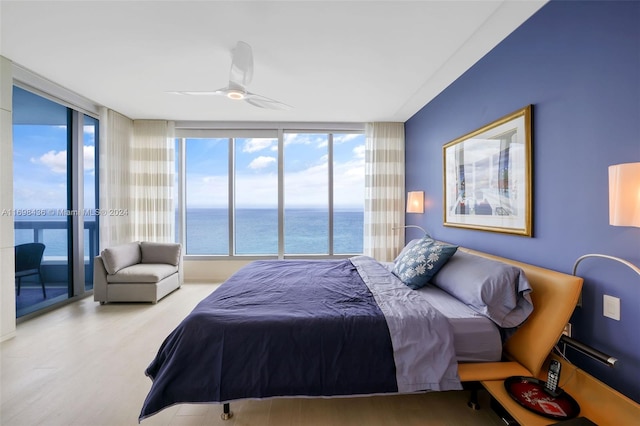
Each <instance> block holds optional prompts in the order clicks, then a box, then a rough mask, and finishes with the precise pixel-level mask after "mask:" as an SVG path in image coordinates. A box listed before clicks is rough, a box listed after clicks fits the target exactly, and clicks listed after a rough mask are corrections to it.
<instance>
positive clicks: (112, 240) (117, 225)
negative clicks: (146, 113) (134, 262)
mask: <svg viewBox="0 0 640 426" xmlns="http://www.w3.org/2000/svg"><path fill="white" fill-rule="evenodd" d="M132 142H133V120H131V119H129V118H127V117H125V116H124V115H121V114H118V113H117V112H115V111H112V110H110V109H107V108H102V110H101V113H100V139H99V151H100V158H99V162H100V166H99V167H100V174H99V187H100V200H99V203H100V210H101V211H103V212H106V213H107V214H102V215H100V216H99V217H98V220H99V221H100V248H101V249H104V248H107V247H111V246H114V245H116V244H121V243H125V242H129V241H133V240H132V233H133V232H132V228H131V222H130V218H129V214H130V211H131V203H130V196H129V194H130V189H131V182H130V177H129V161H130V160H129V157H130V153H129V147H130V146H131V143H132ZM109 212H111V214H109Z"/></svg>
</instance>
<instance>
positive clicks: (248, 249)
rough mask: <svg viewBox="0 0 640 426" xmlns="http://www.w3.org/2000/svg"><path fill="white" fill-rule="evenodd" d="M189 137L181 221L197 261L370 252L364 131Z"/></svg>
mask: <svg viewBox="0 0 640 426" xmlns="http://www.w3.org/2000/svg"><path fill="white" fill-rule="evenodd" d="M177 133H178V134H180V131H179V130H178V131H177ZM184 133H185V135H187V136H191V137H183V138H179V139H178V140H177V142H176V144H177V149H176V151H177V152H179V153H182V156H181V157H183V158H180V156H179V161H178V164H179V165H181V167H183V170H181V169H180V166H178V169H177V175H179V176H182V179H183V185H181V186H180V185H178V187H179V188H183V190H182V191H181V199H183V200H184V202H183V203H182V204H180V203H179V204H178V205H177V206H176V209H177V214H176V217H177V218H178V224H179V226H178V229H184V240H183V242H184V243H185V245H186V254H187V255H222V256H274V257H275V256H279V257H286V256H304V255H309V256H331V255H349V254H357V253H362V251H363V222H364V155H363V154H364V135H363V134H362V132H361V131H341V132H333V131H312V132H308V131H300V130H296V131H285V130H280V131H274V130H266V131H262V132H261V131H256V130H253V131H245V132H243V131H239V130H235V131H229V132H228V133H229V135H228V136H227V137H220V136H223V135H224V133H225V131H222V130H216V131H214V132H210V133H208V132H206V131H200V132H195V133H196V134H197V135H198V137H193V136H192V135H193V134H194V132H184ZM208 134H211V135H216V137H210V138H207V137H205V136H207V135H208ZM249 134H250V135H249ZM181 217H183V218H184V222H183V223H180V218H181ZM181 238H183V237H180V236H178V240H179V241H180V240H181Z"/></svg>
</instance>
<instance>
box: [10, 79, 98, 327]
mask: <svg viewBox="0 0 640 426" xmlns="http://www.w3.org/2000/svg"><path fill="white" fill-rule="evenodd" d="M97 128H98V120H96V119H95V118H92V117H89V116H85V115H83V114H80V113H78V112H77V111H74V110H73V109H72V108H69V107H67V106H65V105H62V104H60V103H57V102H54V101H52V100H50V99H47V98H45V97H43V96H40V95H38V94H36V93H33V92H31V91H28V90H25V89H23V88H20V87H17V86H16V87H14V90H13V182H14V197H13V198H14V202H13V205H14V210H13V211H12V212H11V214H12V215H13V216H14V228H15V245H16V283H15V284H16V316H17V317H22V316H24V315H27V314H31V313H33V312H35V311H38V310H40V309H44V308H47V307H49V306H51V305H54V304H57V303H60V302H64V301H65V300H67V299H68V298H70V297H73V296H81V295H82V294H83V293H84V292H85V290H90V289H91V287H92V284H91V283H92V277H91V275H92V272H93V271H92V269H91V265H92V263H93V262H92V261H91V259H92V258H93V256H95V255H96V251H97V243H95V242H96V241H97V238H96V237H97V235H96V232H97V226H96V225H97V224H96V222H95V216H94V215H93V214H92V212H93V211H95V207H96V203H95V200H96V191H95V187H96V182H97V180H96V177H95V147H96V137H95V135H97ZM77 170H84V173H82V172H76V171H77ZM85 207H86V208H85ZM85 225H86V226H85ZM39 245H44V252H43V253H42V255H40V254H39V252H38V251H37V250H38V246H39ZM78 248H82V252H84V256H82V255H79V256H74V252H75V251H74V249H78ZM85 266H86V268H85ZM78 277H85V279H82V278H80V279H78ZM74 281H79V283H78V285H77V286H74ZM80 281H82V282H80Z"/></svg>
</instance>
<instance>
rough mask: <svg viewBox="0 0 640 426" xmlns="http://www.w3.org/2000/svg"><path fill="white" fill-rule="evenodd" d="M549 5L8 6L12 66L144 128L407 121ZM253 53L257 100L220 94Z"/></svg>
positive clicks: (525, 1)
mask: <svg viewBox="0 0 640 426" xmlns="http://www.w3.org/2000/svg"><path fill="white" fill-rule="evenodd" d="M545 2H546V0H534V1H529V0H505V1H484V0H476V1H451V0H449V1H415V0H414V1H406V2H404V1H280V2H276V1H265V0H263V1H149V0H147V1H24V0H23V1H5V0H2V1H1V2H0V25H1V27H0V28H1V33H0V45H1V54H2V56H4V57H6V58H8V59H10V60H12V61H13V62H14V63H16V64H19V65H20V66H21V67H23V68H26V69H28V70H30V71H32V72H35V73H37V74H40V75H41V76H43V77H45V78H47V79H49V80H51V81H53V82H55V83H57V84H59V85H62V86H64V87H66V88H67V89H70V90H72V91H74V92H76V93H78V94H81V95H83V96H84V97H86V98H88V99H90V100H91V101H93V102H96V103H98V104H100V105H104V106H106V107H108V108H111V109H113V110H116V111H118V112H120V113H122V114H124V115H126V116H128V117H130V118H133V119H142V118H148V119H169V120H198V121H200V120H207V121H208V120H215V121H280V122H294V121H295V122H366V121H406V120H407V119H408V118H410V117H411V116H412V115H413V114H414V113H416V112H417V111H418V110H419V109H420V108H421V107H422V106H424V105H425V104H426V103H428V102H429V101H430V100H431V99H433V98H434V97H435V96H436V95H437V94H438V93H440V92H441V91H442V90H443V89H444V88H446V87H447V86H448V85H449V84H450V83H452V82H453V81H454V80H455V79H456V78H457V77H459V76H460V75H461V74H462V73H463V72H464V71H465V70H467V69H468V68H469V67H470V66H472V65H473V64H474V63H475V62H476V61H477V60H478V59H480V58H481V57H482V56H484V55H485V54H486V53H487V52H488V51H489V50H491V49H492V48H493V47H494V46H495V45H497V44H498V43H499V42H500V41H501V40H503V39H504V38H505V37H506V36H507V35H509V34H510V33H511V32H512V31H513V30H514V29H516V28H517V27H518V26H519V25H520V24H521V23H523V22H524V21H525V20H526V19H528V18H529V17H530V16H531V15H532V14H533V13H535V12H536V11H537V10H538V9H539V8H540V7H541V6H542V5H543V4H544V3H545ZM238 40H243V41H245V42H247V43H249V44H250V45H251V46H252V48H253V55H254V64H255V65H254V78H253V81H252V83H251V85H250V86H249V90H250V91H252V92H255V93H258V94H261V95H264V96H267V97H270V98H274V99H277V100H279V101H281V102H284V103H287V104H290V105H292V106H294V108H293V109H292V110H290V111H274V110H266V109H261V108H256V107H254V106H251V105H249V104H247V103H245V102H236V101H232V100H229V99H226V98H224V97H217V96H206V97H205V96H197V97H193V96H185V95H176V94H171V93H167V92H170V91H207V90H215V89H218V88H221V87H224V86H226V85H227V83H228V79H229V69H230V62H231V53H230V51H231V49H232V47H233V46H234V45H235V44H236V42H237V41H238Z"/></svg>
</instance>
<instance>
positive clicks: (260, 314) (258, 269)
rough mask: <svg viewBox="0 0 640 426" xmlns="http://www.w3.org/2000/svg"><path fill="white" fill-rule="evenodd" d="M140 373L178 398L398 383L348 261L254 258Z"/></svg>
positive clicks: (380, 320) (153, 402) (309, 392)
mask: <svg viewBox="0 0 640 426" xmlns="http://www.w3.org/2000/svg"><path fill="white" fill-rule="evenodd" d="M146 374H147V375H148V376H149V377H150V378H151V379H152V381H153V383H152V387H151V390H150V392H149V394H148V396H147V398H146V400H145V402H144V405H143V407H142V412H141V413H140V419H143V418H145V417H148V416H150V415H152V414H154V413H156V412H158V411H160V410H162V409H163V408H166V407H168V406H170V405H173V404H177V403H197V402H228V401H233V400H237V399H244V398H268V397H276V396H337V395H358V394H374V393H389V392H397V384H396V371H395V364H394V358H393V347H392V343H391V339H390V336H389V329H388V327H387V324H386V321H385V317H384V315H383V314H382V312H381V310H380V308H379V307H378V305H377V304H376V302H375V300H374V297H373V295H372V294H371V292H370V291H369V289H368V287H367V286H366V285H365V283H364V282H363V281H362V278H361V277H360V275H359V274H358V272H357V270H356V268H355V267H354V266H353V264H352V263H351V261H349V260H348V259H347V260H335V261H333V260H331V261H327V260H321V261H310V260H300V261H294V260H270V261H256V262H253V263H251V264H249V265H247V266H245V267H244V268H242V269H241V270H240V271H238V272H237V273H236V274H234V275H233V276H232V277H231V278H229V280H227V281H226V282H225V283H224V284H223V285H221V286H220V287H219V288H218V289H217V290H216V291H214V292H213V293H211V295H209V296H208V297H206V298H205V299H204V300H202V301H201V302H200V303H199V304H198V305H197V306H196V307H195V309H194V310H193V311H192V312H191V313H190V314H189V315H188V316H187V317H186V318H185V319H184V320H183V321H182V323H181V324H180V325H179V326H178V327H177V328H176V329H175V330H174V331H173V332H172V333H171V334H170V335H169V336H168V337H167V338H166V340H165V341H164V343H163V344H162V346H161V347H160V349H159V351H158V354H157V356H156V358H155V359H154V360H153V362H152V363H151V364H150V365H149V367H148V368H147V370H146Z"/></svg>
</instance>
